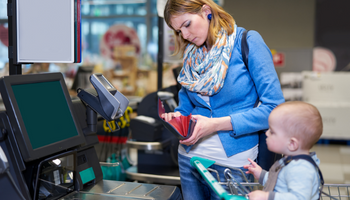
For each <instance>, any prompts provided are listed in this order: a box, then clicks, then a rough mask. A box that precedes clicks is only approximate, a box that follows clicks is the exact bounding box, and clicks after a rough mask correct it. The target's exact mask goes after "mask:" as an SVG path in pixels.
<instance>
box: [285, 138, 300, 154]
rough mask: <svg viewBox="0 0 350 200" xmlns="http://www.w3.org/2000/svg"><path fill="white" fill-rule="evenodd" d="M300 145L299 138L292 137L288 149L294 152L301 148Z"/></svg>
mask: <svg viewBox="0 0 350 200" xmlns="http://www.w3.org/2000/svg"><path fill="white" fill-rule="evenodd" d="M299 145H300V144H299V140H298V139H296V138H295V137H292V138H290V139H289V143H288V149H289V151H291V152H294V151H296V150H298V149H299Z"/></svg>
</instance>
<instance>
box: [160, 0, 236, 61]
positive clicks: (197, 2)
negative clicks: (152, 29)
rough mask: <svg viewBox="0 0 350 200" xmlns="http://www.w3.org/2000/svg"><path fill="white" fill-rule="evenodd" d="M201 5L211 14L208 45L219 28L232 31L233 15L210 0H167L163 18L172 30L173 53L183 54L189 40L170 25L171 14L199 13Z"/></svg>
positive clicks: (213, 40)
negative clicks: (206, 6) (173, 36)
mask: <svg viewBox="0 0 350 200" xmlns="http://www.w3.org/2000/svg"><path fill="white" fill-rule="evenodd" d="M203 5H208V6H209V7H210V9H211V14H212V18H211V20H210V25H209V31H208V43H209V45H210V46H212V45H213V44H214V43H215V41H216V38H217V37H218V36H219V35H218V33H219V31H220V30H221V28H223V29H224V30H225V31H226V32H227V33H228V35H231V34H232V33H233V31H234V26H233V25H234V22H235V21H234V19H233V17H232V16H231V15H230V14H228V13H227V12H226V11H224V9H223V8H222V7H220V6H219V5H217V4H216V3H215V2H213V1H212V0H168V1H167V3H166V5H165V9H164V19H165V22H166V23H167V25H168V26H169V27H170V28H172V29H173V30H174V35H175V52H174V55H176V54H178V53H179V52H181V53H182V54H183V53H184V51H185V48H186V46H187V44H188V43H189V41H187V40H185V39H183V38H182V36H181V34H180V33H178V32H177V31H175V29H174V28H173V27H172V25H171V21H170V20H171V18H172V17H173V16H179V15H183V14H186V13H190V14H197V15H199V14H201V13H202V7H203Z"/></svg>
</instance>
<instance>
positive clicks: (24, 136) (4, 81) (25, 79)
mask: <svg viewBox="0 0 350 200" xmlns="http://www.w3.org/2000/svg"><path fill="white" fill-rule="evenodd" d="M51 81H59V82H60V85H61V87H62V91H63V94H64V96H65V99H66V102H67V105H68V107H69V110H70V113H71V115H72V119H73V121H74V124H75V127H76V129H77V133H78V135H77V136H74V137H70V138H67V139H64V140H61V141H58V142H55V143H53V144H49V145H46V146H43V147H40V148H37V149H33V148H32V145H31V142H30V139H29V136H28V133H27V130H26V127H25V125H24V121H23V119H22V116H21V112H20V110H19V107H18V104H17V101H16V98H15V95H14V92H13V90H12V87H11V86H13V85H21V84H31V83H42V82H51ZM0 92H1V96H2V99H3V102H4V105H5V108H6V113H7V115H8V117H9V120H10V123H11V127H12V129H13V132H14V136H15V138H16V141H17V145H18V147H19V149H20V151H21V154H22V157H23V160H24V161H31V160H36V159H39V158H42V157H45V156H49V155H53V154H55V153H58V152H62V151H64V150H66V149H70V148H72V147H75V146H79V145H81V144H83V143H85V137H84V134H83V132H82V128H81V126H80V124H79V121H78V119H77V116H76V115H74V111H73V105H72V101H71V98H70V96H69V93H68V90H67V86H66V83H65V81H64V78H63V75H62V74H61V73H42V74H28V75H11V76H5V77H1V78H0ZM43 117H49V116H43ZM48 134H50V133H49V132H48Z"/></svg>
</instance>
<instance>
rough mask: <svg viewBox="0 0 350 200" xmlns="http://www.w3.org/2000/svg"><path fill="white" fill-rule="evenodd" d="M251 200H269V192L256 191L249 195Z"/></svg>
mask: <svg viewBox="0 0 350 200" xmlns="http://www.w3.org/2000/svg"><path fill="white" fill-rule="evenodd" d="M248 197H249V200H267V199H268V198H269V192H264V191H261V190H255V191H253V192H251V193H249V194H248Z"/></svg>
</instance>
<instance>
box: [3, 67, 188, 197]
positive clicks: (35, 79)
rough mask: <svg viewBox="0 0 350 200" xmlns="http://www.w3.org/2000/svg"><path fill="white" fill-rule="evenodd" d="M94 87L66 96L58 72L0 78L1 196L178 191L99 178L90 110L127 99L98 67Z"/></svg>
mask: <svg viewBox="0 0 350 200" xmlns="http://www.w3.org/2000/svg"><path fill="white" fill-rule="evenodd" d="M90 80H91V82H92V83H93V85H94V87H95V91H85V90H82V89H80V91H78V96H79V97H80V98H81V100H79V101H73V102H72V101H71V99H70V96H69V94H68V91H67V87H66V84H65V82H64V79H63V76H62V74H61V73H48V74H31V75H13V76H6V77H2V78H0V92H1V96H2V99H3V102H4V104H5V108H6V111H2V112H0V119H1V121H0V130H1V134H0V145H1V149H2V151H3V153H1V151H0V159H1V161H0V163H2V164H0V166H4V167H2V168H1V170H0V171H1V175H0V185H1V198H3V199H181V196H180V192H179V189H178V188H177V187H174V186H163V185H152V184H143V183H131V182H119V181H108V180H103V179H102V177H103V175H102V171H101V167H100V165H99V162H98V158H97V155H96V151H95V149H94V144H96V143H97V142H98V140H97V136H96V134H95V133H94V132H96V130H95V125H96V123H97V120H96V119H97V117H98V116H102V117H103V118H105V119H106V120H108V121H112V120H114V119H116V118H118V117H120V116H121V115H122V114H123V112H124V111H125V109H126V106H127V104H128V100H127V98H125V97H124V96H123V95H122V94H121V93H119V92H118V91H117V90H116V89H115V88H114V87H113V86H112V85H111V84H110V83H109V82H108V80H107V79H105V78H104V77H103V76H102V75H101V74H97V75H95V74H93V75H92V76H91V78H90Z"/></svg>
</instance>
